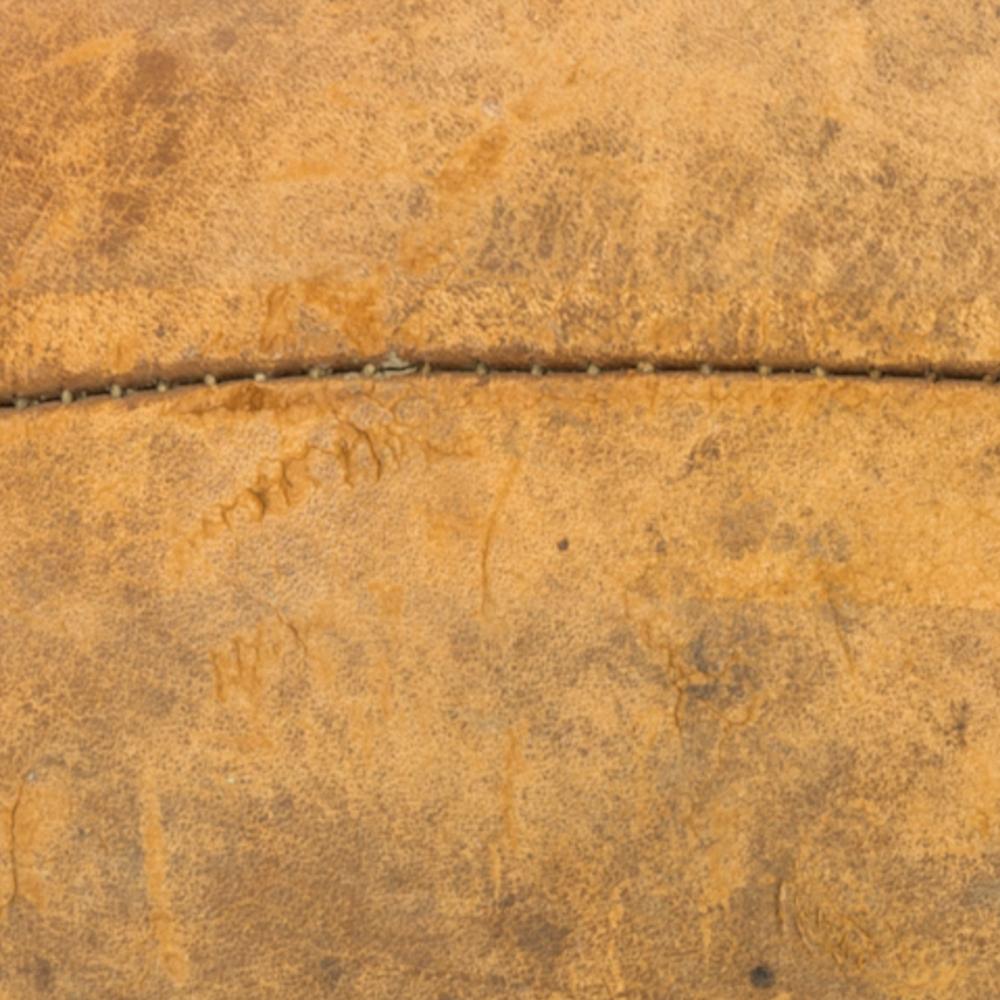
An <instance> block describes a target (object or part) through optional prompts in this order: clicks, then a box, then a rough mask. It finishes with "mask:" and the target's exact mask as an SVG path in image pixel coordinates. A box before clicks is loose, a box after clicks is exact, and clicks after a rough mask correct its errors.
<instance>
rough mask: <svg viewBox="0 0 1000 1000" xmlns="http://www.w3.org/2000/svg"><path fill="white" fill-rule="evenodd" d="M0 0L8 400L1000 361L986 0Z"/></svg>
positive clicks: (997, 74)
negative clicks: (375, 362) (277, 377)
mask: <svg viewBox="0 0 1000 1000" xmlns="http://www.w3.org/2000/svg"><path fill="white" fill-rule="evenodd" d="M0 11H2V14H3V21H4V31H3V33H2V36H0V83H2V86H0V157H2V159H0V184H2V188H3V191H4V196H3V211H2V212H0V308H2V313H0V392H2V393H12V392H44V391H53V390H56V389H58V388H60V387H64V386H67V387H71V388H72V387H75V386H80V385H87V384H91V383H99V382H101V381H102V380H103V381H107V380H108V379H110V378H121V379H124V380H128V379H132V380H135V379H140V378H146V377H155V376H160V375H165V376H168V377H169V376H170V375H175V376H180V375H190V374H196V373H198V372H201V371H206V370H215V371H218V370H228V371H238V370H244V369H245V370H247V371H249V370H253V369H255V368H268V367H280V366H282V365H298V364H302V363H309V362H311V361H317V362H335V363H338V364H352V363H355V362H357V361H361V360H365V359H370V358H375V357H378V356H381V355H383V354H385V353H386V352H387V351H388V350H390V349H393V350H396V351H397V352H398V353H399V354H401V355H403V356H404V357H406V356H410V357H419V358H424V359H429V360H438V361H451V362H455V361H474V360H476V359H479V358H482V359H484V360H487V361H493V362H495V363H508V364H520V363H529V362H533V361H538V362H541V363H546V362H548V363H555V362H563V363H567V362H577V361H582V362H586V361H590V360H593V361H597V362H598V363H600V362H602V361H605V362H607V361H610V360H616V359H617V360H627V359H637V360H641V359H643V358H648V359H659V360H662V361H670V362H675V363H687V362H692V363H695V362H701V361H714V362H727V363H731V364H742V363H751V362H769V363H774V364H780V363H821V364H828V365H836V364H872V365H891V364H896V365H923V364H927V365H935V366H942V367H945V366H947V367H962V368H973V369H976V368H983V369H985V368H989V367H991V366H992V365H993V363H994V362H997V361H998V359H1000V336H998V335H997V333H996V332H995V331H996V330H997V329H998V328H1000V315H998V313H1000V301H998V292H997V289H998V288H1000V282H998V278H1000V255H998V254H997V253H996V252H995V239H994V230H995V225H996V220H997V218H998V217H1000V196H998V191H997V181H996V176H997V159H998V155H1000V139H998V136H1000V58H998V47H1000V46H998V41H1000V17H998V15H997V12H996V11H994V9H993V6H992V5H985V4H975V3H961V4H958V5H948V7H947V9H946V8H944V7H941V8H940V9H935V8H927V9H925V6H924V5H920V4H917V3H915V2H911V0H893V2H891V3H879V2H874V3H872V2H867V3H866V2H857V3H841V4H836V5H803V4H800V3H797V2H793V0H780V2H776V3H769V4H756V3H741V2H736V0H725V2H721V3H714V4H701V3H698V4H696V3H693V2H683V0H668V2H658V3H638V2H624V0H622V2H617V0H611V2H604V3H599V4H598V3H593V2H591V3H582V2H575V0H565V2H561V3H556V2H531V3H517V4H487V3H480V2H476V3H471V4H470V3H468V2H465V0H461V2H460V0H445V2H441V3H436V4H428V5H424V4H419V3H399V2H373V0H346V2H338V3H330V2H329V0H322V2H320V0H296V2H293V3H289V2H287V0H282V2H280V3H279V2H268V0H257V2H253V3H249V2H244V3H235V4H234V3H221V2H218V0H211V2H207V3H206V2H202V0H199V2H197V3H195V2H192V0H172V2H168V3H157V4H137V3H134V2H126V0H97V2H94V3H91V4H89V5H87V6H81V5H78V4H75V3H70V2H69V0H41V2H38V0H33V2H30V3H29V2H18V0H2V2H0Z"/></svg>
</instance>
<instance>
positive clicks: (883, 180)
mask: <svg viewBox="0 0 1000 1000" xmlns="http://www.w3.org/2000/svg"><path fill="white" fill-rule="evenodd" d="M872 179H873V180H874V181H875V183H876V184H877V185H878V186H879V187H880V188H884V189H885V190H886V191H891V190H892V189H893V188H894V187H895V186H896V181H897V180H899V175H898V174H897V173H896V168H895V167H894V166H893V165H892V164H891V163H883V164H882V169H881V170H880V171H879V172H878V173H877V174H876V175H875V176H874V177H873V178H872Z"/></svg>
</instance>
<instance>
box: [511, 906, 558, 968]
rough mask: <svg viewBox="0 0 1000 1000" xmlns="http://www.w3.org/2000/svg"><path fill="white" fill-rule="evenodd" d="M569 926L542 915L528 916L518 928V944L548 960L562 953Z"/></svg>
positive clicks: (519, 946) (523, 949) (522, 948)
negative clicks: (563, 925) (561, 925)
mask: <svg viewBox="0 0 1000 1000" xmlns="http://www.w3.org/2000/svg"><path fill="white" fill-rule="evenodd" d="M567 937H569V928H567V927H559V926H558V925H557V924H554V923H552V922H551V921H550V920H547V919H546V918H545V917H543V916H540V915H535V916H530V917H526V918H525V919H524V920H523V921H522V922H521V924H520V926H519V927H518V930H517V946H518V948H520V949H521V950H522V951H526V952H529V953H530V954H532V955H535V956H536V957H538V958H541V959H545V960H546V961H550V962H551V961H553V960H555V959H556V958H558V957H559V955H561V954H562V950H563V948H564V947H565V944H566V938H567Z"/></svg>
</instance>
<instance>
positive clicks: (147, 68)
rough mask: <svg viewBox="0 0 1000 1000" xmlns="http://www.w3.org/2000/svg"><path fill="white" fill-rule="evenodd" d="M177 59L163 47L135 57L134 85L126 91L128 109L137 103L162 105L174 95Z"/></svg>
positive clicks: (132, 108)
mask: <svg viewBox="0 0 1000 1000" xmlns="http://www.w3.org/2000/svg"><path fill="white" fill-rule="evenodd" d="M177 70H178V66H177V59H176V57H175V56H173V55H171V54H170V53H169V52H164V51H163V50H161V49H150V50H148V51H146V52H140V53H138V54H137V55H136V57H135V72H134V74H133V76H132V85H131V86H130V87H129V89H128V90H127V91H126V92H125V107H126V109H127V110H128V111H130V112H131V111H132V110H134V109H135V107H136V105H137V104H151V105H154V106H162V105H164V104H167V103H169V101H170V100H171V99H172V97H173V92H174V89H175V87H176V85H177V77H178V72H177Z"/></svg>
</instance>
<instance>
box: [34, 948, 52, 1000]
mask: <svg viewBox="0 0 1000 1000" xmlns="http://www.w3.org/2000/svg"><path fill="white" fill-rule="evenodd" d="M32 977H33V978H34V980H35V989H36V990H38V992H39V993H51V992H52V988H53V987H54V986H55V972H54V971H53V969H52V963H51V962H50V961H49V960H48V959H47V958H42V957H41V955H39V956H38V957H37V958H36V959H35V964H34V968H33V969H32Z"/></svg>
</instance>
